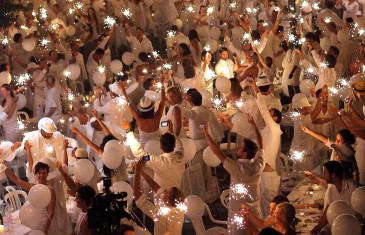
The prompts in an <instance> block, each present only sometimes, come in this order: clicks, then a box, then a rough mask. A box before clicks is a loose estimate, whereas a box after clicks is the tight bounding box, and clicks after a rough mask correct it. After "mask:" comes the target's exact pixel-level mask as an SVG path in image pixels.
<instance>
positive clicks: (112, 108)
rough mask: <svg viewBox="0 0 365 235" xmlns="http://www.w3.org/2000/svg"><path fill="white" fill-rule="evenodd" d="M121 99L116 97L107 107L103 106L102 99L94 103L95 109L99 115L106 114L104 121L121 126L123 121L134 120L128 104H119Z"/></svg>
mask: <svg viewBox="0 0 365 235" xmlns="http://www.w3.org/2000/svg"><path fill="white" fill-rule="evenodd" d="M119 99H121V98H119V97H116V98H114V99H112V100H110V101H109V102H107V103H106V104H105V105H103V106H102V105H101V103H100V99H96V100H95V101H94V109H95V110H96V111H97V112H98V113H99V114H104V121H109V122H111V123H116V124H118V125H119V124H120V121H121V120H132V114H131V113H130V111H129V109H128V107H127V105H126V103H125V104H119V102H118V101H119Z"/></svg>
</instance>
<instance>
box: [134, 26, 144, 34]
mask: <svg viewBox="0 0 365 235" xmlns="http://www.w3.org/2000/svg"><path fill="white" fill-rule="evenodd" d="M136 30H141V31H142V33H143V32H144V31H143V29H142V28H141V27H137V28H136Z"/></svg>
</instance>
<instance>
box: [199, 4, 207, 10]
mask: <svg viewBox="0 0 365 235" xmlns="http://www.w3.org/2000/svg"><path fill="white" fill-rule="evenodd" d="M203 7H205V8H206V7H207V6H206V5H200V7H199V10H201V9H202V8H203Z"/></svg>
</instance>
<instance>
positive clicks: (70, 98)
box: [67, 93, 75, 101]
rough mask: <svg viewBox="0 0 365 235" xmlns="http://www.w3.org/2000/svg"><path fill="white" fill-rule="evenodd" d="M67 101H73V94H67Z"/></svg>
mask: <svg viewBox="0 0 365 235" xmlns="http://www.w3.org/2000/svg"><path fill="white" fill-rule="evenodd" d="M67 99H68V100H69V101H73V100H74V99H75V95H74V94H72V93H69V94H68V95H67Z"/></svg>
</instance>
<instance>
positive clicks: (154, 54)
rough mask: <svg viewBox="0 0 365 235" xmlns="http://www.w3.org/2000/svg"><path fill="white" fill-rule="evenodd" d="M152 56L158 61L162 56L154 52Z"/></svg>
mask: <svg viewBox="0 0 365 235" xmlns="http://www.w3.org/2000/svg"><path fill="white" fill-rule="evenodd" d="M152 56H153V57H154V58H155V59H157V58H158V57H159V56H160V55H159V54H158V52H157V51H152Z"/></svg>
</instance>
